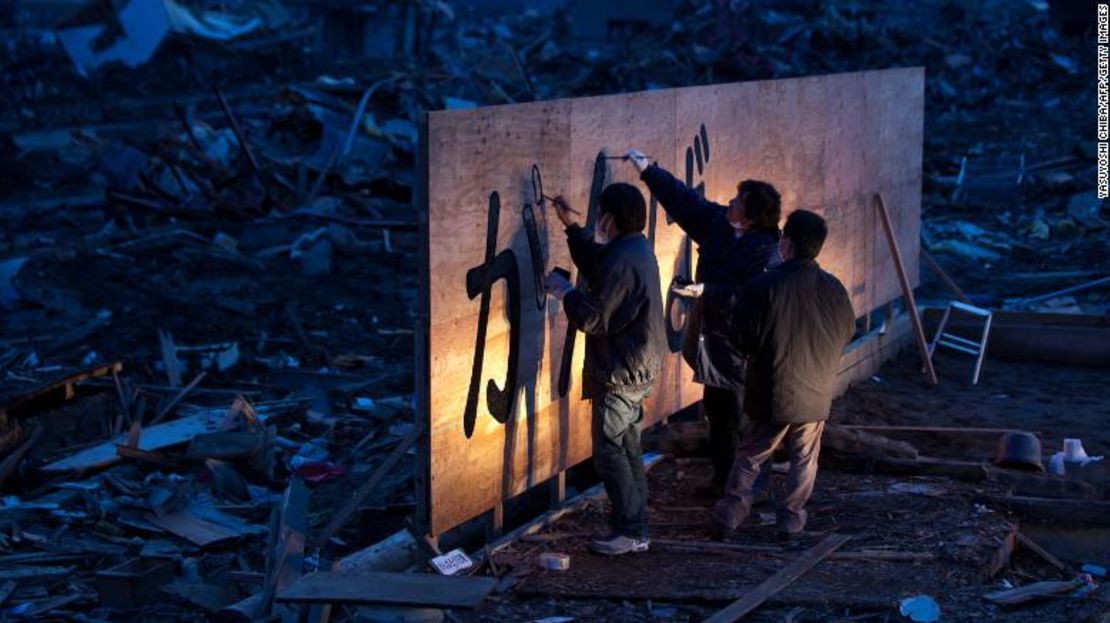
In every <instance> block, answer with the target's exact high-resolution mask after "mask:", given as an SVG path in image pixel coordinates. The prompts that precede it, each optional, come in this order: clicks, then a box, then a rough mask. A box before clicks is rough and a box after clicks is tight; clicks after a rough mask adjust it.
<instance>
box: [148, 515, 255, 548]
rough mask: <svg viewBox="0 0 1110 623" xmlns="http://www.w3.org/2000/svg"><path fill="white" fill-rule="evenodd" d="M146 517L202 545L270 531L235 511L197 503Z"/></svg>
mask: <svg viewBox="0 0 1110 623" xmlns="http://www.w3.org/2000/svg"><path fill="white" fill-rule="evenodd" d="M143 519H145V520H147V521H148V522H150V523H152V524H154V525H155V526H158V527H159V528H162V529H163V530H166V531H167V532H171V533H173V534H175V535H177V536H179V537H181V538H183V539H185V540H187V541H189V542H191V543H194V544H196V545H199V546H201V547H205V546H208V545H214V544H216V543H222V542H224V541H228V540H231V539H237V538H240V537H243V536H247V535H250V534H260V533H264V532H266V528H265V527H263V526H257V525H254V524H248V523H245V522H243V521H242V520H240V519H239V518H238V517H235V516H234V515H229V514H227V513H224V512H221V511H218V510H215V509H211V508H207V509H202V508H199V507H198V506H197V505H195V504H194V505H193V506H190V507H188V508H186V509H185V510H182V511H178V512H176V513H169V514H166V515H162V516H158V515H155V514H154V513H146V514H144V515H143Z"/></svg>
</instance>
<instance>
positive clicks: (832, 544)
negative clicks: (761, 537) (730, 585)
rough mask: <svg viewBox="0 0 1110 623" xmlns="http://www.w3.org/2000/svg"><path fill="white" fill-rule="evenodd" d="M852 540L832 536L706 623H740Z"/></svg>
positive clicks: (843, 536)
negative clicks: (733, 622) (737, 622)
mask: <svg viewBox="0 0 1110 623" xmlns="http://www.w3.org/2000/svg"><path fill="white" fill-rule="evenodd" d="M851 538H852V537H850V536H848V535H844V534H830V535H829V536H827V537H825V539H824V540H823V541H821V542H820V543H818V544H817V545H816V546H814V547H812V548H810V549H808V550H806V551H805V552H803V553H802V555H801V556H799V557H797V558H795V559H794V560H793V561H791V562H790V564H788V565H786V566H785V567H783V568H782V570H780V571H779V572H778V573H776V574H775V575H773V576H771V577H770V578H767V580H765V581H764V582H763V583H762V584H760V585H759V586H757V587H755V590H753V591H752V592H751V593H748V594H747V595H745V596H743V597H741V598H740V599H738V600H736V601H734V602H732V603H731V604H729V605H728V606H727V607H726V608H724V609H723V610H720V611H718V612H717V613H716V614H714V615H713V616H711V617H709V618H708V619H706V620H705V623H731V622H732V621H738V620H740V619H741V618H742V617H743V616H744V615H746V614H748V613H749V612H751V611H752V610H755V609H756V608H758V607H759V606H761V605H762V604H763V602H765V601H767V599H768V598H770V597H772V596H774V595H775V594H776V593H778V592H779V591H781V590H782V589H784V588H786V587H787V586H789V585H790V584H791V583H792V582H793V581H794V580H797V579H798V578H800V577H802V576H803V575H805V573H806V572H807V571H809V570H810V569H812V568H813V567H814V566H815V565H816V564H817V563H819V562H821V561H822V560H824V559H825V558H827V557H828V556H829V554H832V553H833V552H834V551H836V549H837V548H838V547H840V546H841V545H844V544H845V543H847V542H848V540H849V539H851Z"/></svg>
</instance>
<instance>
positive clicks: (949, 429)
mask: <svg viewBox="0 0 1110 623" xmlns="http://www.w3.org/2000/svg"><path fill="white" fill-rule="evenodd" d="M839 427H840V428H846V429H850V430H863V431H879V432H889V433H949V434H954V435H960V434H968V435H1004V434H1006V433H1024V432H1027V431H1023V430H1021V429H1017V428H965V427H961V426H887V425H881V424H866V425H864V424H840V425H839ZM826 430H827V429H826Z"/></svg>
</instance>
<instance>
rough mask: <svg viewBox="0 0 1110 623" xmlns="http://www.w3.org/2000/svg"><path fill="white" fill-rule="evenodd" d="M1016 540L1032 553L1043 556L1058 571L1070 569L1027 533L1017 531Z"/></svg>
mask: <svg viewBox="0 0 1110 623" xmlns="http://www.w3.org/2000/svg"><path fill="white" fill-rule="evenodd" d="M1017 540H1018V542H1019V543H1021V544H1022V545H1024V546H1025V547H1027V548H1029V550H1030V551H1032V552H1033V553H1034V554H1036V555H1038V556H1040V557H1041V558H1043V559H1044V560H1045V562H1047V563H1048V564H1050V565H1052V566H1053V567H1056V568H1057V569H1059V570H1060V571H1064V572H1068V571H1070V569H1068V566H1067V565H1065V564H1064V563H1062V562H1060V559H1059V558H1057V557H1055V556H1053V555H1052V554H1050V553H1049V552H1048V550H1046V549H1045V548H1043V547H1041V546H1040V544H1038V543H1037V542H1036V541H1034V540H1033V539H1031V538H1029V535H1027V534H1025V533H1024V532H1021V531H1018V533H1017Z"/></svg>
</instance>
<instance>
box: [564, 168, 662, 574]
mask: <svg viewBox="0 0 1110 623" xmlns="http://www.w3.org/2000/svg"><path fill="white" fill-rule="evenodd" d="M598 203H599V207H600V211H599V218H598V222H597V228H596V229H597V232H596V233H597V235H598V236H600V237H601V238H602V240H603V241H604V242H595V241H594V239H593V238H594V235H595V232H590V231H587V230H585V229H583V228H582V227H580V226H578V225H577V224H576V223H575V222H574V221H573V218H572V217H571V213H572V212H573V210H571V208H570V207H569V206H568V205H567V203H566V200H565V199H563V198H562V197H556V198H555V199H554V201H552V204H553V205H554V207H555V210H556V213H557V214H558V216H559V220H561V221H562V222H563V224H564V225H566V226H567V229H566V232H567V244H568V246H569V247H570V255H571V259H572V260H573V261H574V264H575V266H577V267H578V271H579V273H580V275H581V276H582V277H583V279H584V281H585V287H584V288H575V287H574V286H572V285H571V284H570V282H569V281H568V280H567V279H566V278H565V277H563V276H561V275H559V274H558V273H556V272H553V273H551V274H550V275H548V277H547V288H548V292H550V293H551V294H552V295H553V296H555V297H556V298H559V299H561V300H562V301H563V309H564V310H565V311H566V314H567V321H568V322H569V324H570V325H571V326H572V327H574V328H575V329H578V330H580V331H582V332H584V333H585V334H586V361H585V367H584V369H583V371H582V390H583V398H586V399H589V400H590V401H591V403H592V410H593V418H592V425H591V429H592V437H593V453H594V454H593V456H594V465H595V466H596V468H597V471H598V475H600V476H601V481H602V483H604V485H605V491H606V493H607V494H608V495H609V500H610V503H611V505H612V513H611V515H610V527H611V529H612V532H611V533H610V534H609V535H607V536H604V537H599V538H597V539H595V540H594V541H593V542H591V543H590V548H591V549H592V550H593V551H595V552H598V553H601V554H607V555H620V554H627V553H631V552H642V551H646V550H647V549H648V545H649V541H648V524H647V479H646V478H645V476H644V464H643V461H642V459H641V449H640V425H641V423H642V421H643V416H642V410H641V406H642V403H643V401H644V398H646V397H647V396H648V395H649V394H650V393H651V390H652V386H653V385H654V382H655V379H656V377H657V376H658V375H659V372H660V371H661V370H662V368H663V357H664V356H665V354H666V351H667V346H666V332H665V329H664V327H663V300H662V292H661V290H662V288H661V287H660V284H659V266H658V264H657V263H656V261H655V253H654V251H653V250H652V247H651V244H650V243H649V242H648V240H647V238H645V237H644V234H643V230H644V227H645V225H646V223H647V207H646V205H645V203H644V196H643V195H642V194H641V193H640V191H639V189H637V188H636V187H635V186H631V185H629V184H612V185H610V186H608V187H606V188H605V189H604V190H603V191H602V192H601V195H600V197H599V202H598Z"/></svg>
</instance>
